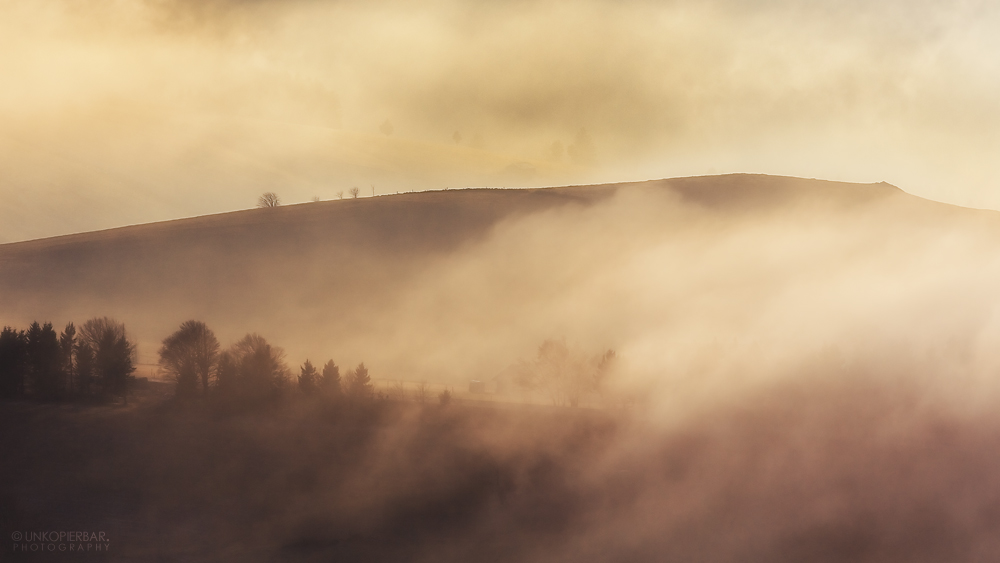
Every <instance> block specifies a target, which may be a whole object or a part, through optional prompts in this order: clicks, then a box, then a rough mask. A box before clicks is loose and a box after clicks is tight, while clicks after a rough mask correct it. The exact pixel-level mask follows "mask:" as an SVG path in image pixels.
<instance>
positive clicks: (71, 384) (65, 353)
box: [59, 323, 78, 394]
mask: <svg viewBox="0 0 1000 563" xmlns="http://www.w3.org/2000/svg"><path fill="white" fill-rule="evenodd" d="M75 352H76V327H75V326H73V323H68V324H67V325H66V328H65V329H63V331H62V334H60V335H59V354H60V358H59V360H60V363H61V366H60V368H61V369H62V372H63V375H64V376H65V381H66V391H67V392H68V393H70V394H75V393H77V392H78V389H77V381H76V370H75V368H74V362H73V357H74V354H75Z"/></svg>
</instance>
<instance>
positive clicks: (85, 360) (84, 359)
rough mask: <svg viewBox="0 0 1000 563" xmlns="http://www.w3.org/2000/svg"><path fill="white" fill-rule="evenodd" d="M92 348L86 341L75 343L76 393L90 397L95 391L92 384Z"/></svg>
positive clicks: (93, 378)
mask: <svg viewBox="0 0 1000 563" xmlns="http://www.w3.org/2000/svg"><path fill="white" fill-rule="evenodd" d="M94 380H95V377H94V349H93V348H91V347H90V344H88V343H86V342H80V343H77V345H76V393H77V394H79V395H81V396H83V397H90V396H92V395H94V393H95V392H96V388H95V387H96V386H95V384H94Z"/></svg>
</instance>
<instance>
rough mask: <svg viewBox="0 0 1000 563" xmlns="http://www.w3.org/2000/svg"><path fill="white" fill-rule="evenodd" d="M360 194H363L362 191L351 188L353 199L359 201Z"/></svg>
mask: <svg viewBox="0 0 1000 563" xmlns="http://www.w3.org/2000/svg"><path fill="white" fill-rule="evenodd" d="M360 193H361V190H359V189H358V188H357V187H354V188H351V192H350V194H351V197H353V198H355V199H357V197H358V194H360Z"/></svg>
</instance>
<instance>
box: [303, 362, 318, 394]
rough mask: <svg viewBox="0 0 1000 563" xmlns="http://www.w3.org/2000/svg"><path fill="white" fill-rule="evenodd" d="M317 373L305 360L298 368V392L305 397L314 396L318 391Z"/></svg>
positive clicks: (310, 363)
mask: <svg viewBox="0 0 1000 563" xmlns="http://www.w3.org/2000/svg"><path fill="white" fill-rule="evenodd" d="M318 375H319V374H318V373H317V372H316V368H315V367H314V366H313V365H312V362H310V361H309V360H306V363H304V364H302V367H301V368H299V390H300V391H302V392H303V393H304V394H306V395H315V394H316V390H317V389H318V386H317V384H318V381H317V379H318Z"/></svg>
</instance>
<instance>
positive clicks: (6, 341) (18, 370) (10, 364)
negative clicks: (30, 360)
mask: <svg viewBox="0 0 1000 563" xmlns="http://www.w3.org/2000/svg"><path fill="white" fill-rule="evenodd" d="M27 340H28V338H27V336H26V335H25V333H24V331H23V330H15V329H13V328H11V327H9V326H5V327H4V328H3V331H0V397H3V398H6V399H12V398H15V397H22V396H24V379H25V377H24V372H25V367H26V364H27Z"/></svg>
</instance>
